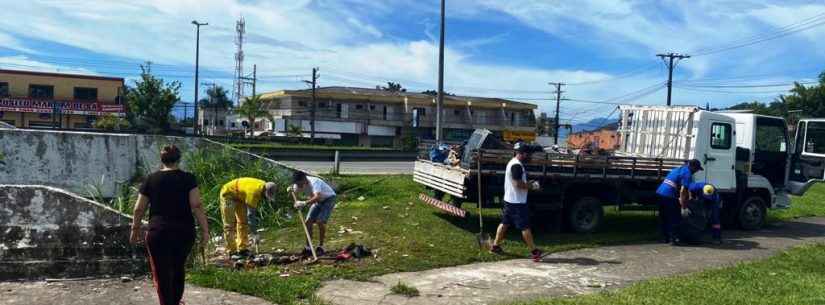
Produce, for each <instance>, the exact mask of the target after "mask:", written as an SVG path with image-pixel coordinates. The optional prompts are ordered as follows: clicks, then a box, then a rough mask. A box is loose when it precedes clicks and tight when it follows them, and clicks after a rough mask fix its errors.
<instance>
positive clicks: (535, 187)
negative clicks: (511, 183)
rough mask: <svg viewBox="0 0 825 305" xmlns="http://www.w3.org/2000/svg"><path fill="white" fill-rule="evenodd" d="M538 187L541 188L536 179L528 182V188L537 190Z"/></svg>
mask: <svg viewBox="0 0 825 305" xmlns="http://www.w3.org/2000/svg"><path fill="white" fill-rule="evenodd" d="M540 188H541V184H539V182H538V181H535V180H533V182H530V189H531V190H534V191H537V190H539V189H540Z"/></svg>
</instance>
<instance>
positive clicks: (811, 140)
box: [805, 122, 825, 154]
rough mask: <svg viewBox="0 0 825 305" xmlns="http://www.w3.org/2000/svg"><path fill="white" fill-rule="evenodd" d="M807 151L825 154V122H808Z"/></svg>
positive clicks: (806, 132) (806, 134)
mask: <svg viewBox="0 0 825 305" xmlns="http://www.w3.org/2000/svg"><path fill="white" fill-rule="evenodd" d="M805 153H809V154H825V122H808V129H806V130H805Z"/></svg>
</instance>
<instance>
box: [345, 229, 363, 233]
mask: <svg viewBox="0 0 825 305" xmlns="http://www.w3.org/2000/svg"><path fill="white" fill-rule="evenodd" d="M347 230H349V231H347V232H349V234H364V232H361V231H353V230H352V229H347Z"/></svg>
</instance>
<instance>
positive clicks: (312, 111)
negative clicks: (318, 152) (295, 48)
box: [304, 67, 319, 141]
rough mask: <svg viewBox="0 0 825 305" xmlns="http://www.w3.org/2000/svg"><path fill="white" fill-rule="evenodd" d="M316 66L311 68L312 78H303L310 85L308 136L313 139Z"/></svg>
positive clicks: (316, 81) (316, 79) (315, 104)
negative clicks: (310, 103)
mask: <svg viewBox="0 0 825 305" xmlns="http://www.w3.org/2000/svg"><path fill="white" fill-rule="evenodd" d="M318 77H319V75H318V68H317V67H316V68H312V80H311V81H308V80H305V81H304V82H305V83H307V84H309V85H310V86H312V106H310V121H309V138H310V139H311V140H313V141H314V140H315V110H316V106H317V103H315V88H316V87H317V83H318Z"/></svg>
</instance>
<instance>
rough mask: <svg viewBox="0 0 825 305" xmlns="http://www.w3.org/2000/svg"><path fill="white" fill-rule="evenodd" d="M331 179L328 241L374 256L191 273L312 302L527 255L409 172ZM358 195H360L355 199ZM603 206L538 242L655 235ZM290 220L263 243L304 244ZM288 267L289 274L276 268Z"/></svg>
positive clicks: (198, 280)
mask: <svg viewBox="0 0 825 305" xmlns="http://www.w3.org/2000/svg"><path fill="white" fill-rule="evenodd" d="M334 182H335V183H336V184H338V190H339V201H338V205H337V207H336V209H335V211H334V212H333V216H332V219H331V220H330V227H329V232H328V236H327V249H340V248H342V247H344V246H346V245H348V244H349V243H350V242H355V243H361V244H364V245H366V246H367V247H369V248H371V249H373V252H374V253H376V254H377V257H376V258H370V259H365V260H362V261H360V262H357V261H353V262H347V263H343V264H339V265H327V264H317V265H313V266H309V267H305V266H290V267H282V266H270V267H266V268H259V269H257V270H254V271H245V272H235V271H230V270H225V269H218V268H206V269H200V270H194V271H193V272H191V273H190V274H189V278H188V279H189V281H190V282H192V283H194V284H198V285H201V286H206V287H214V288H220V289H225V290H230V291H236V292H240V293H244V294H249V295H254V296H259V297H262V298H264V299H267V300H269V301H272V302H275V303H278V304H294V303H311V304H314V303H317V302H318V301H317V300H315V299H314V298H313V294H314V292H315V290H316V289H317V288H318V287H320V285H321V281H324V280H330V279H338V278H344V279H356V280H366V279H368V278H370V277H372V276H376V275H381V274H386V273H392V272H402V271H419V270H426V269H432V268H438V267H445V266H454V265H461V264H468V263H474V262H482V261H494V260H500V259H509V258H514V257H527V255H528V249H527V248H526V246H524V244H523V243H522V242H521V237H520V234H519V233H518V232H517V231H515V230H511V232H510V234H509V235H508V239H507V241H505V243H504V244H503V247H504V249H505V251H506V252H507V253H508V254H509V255H505V256H495V255H490V254H488V253H486V252H485V251H480V250H479V248H478V245H477V242H476V233H477V230H478V214H474V213H473V212H474V211H475V209H474V208H473V205H472V204H465V206H464V207H465V208H466V209H468V210H469V211H470V212H471V213H470V214H469V215H468V219H458V218H456V217H453V216H448V215H445V214H443V213H441V212H439V211H437V210H436V209H434V208H432V207H429V206H427V205H425V204H423V203H420V202H419V201H418V199H417V195H418V193H420V192H422V191H423V188H422V187H420V186H419V185H418V184H416V183H414V182H412V179H411V177H410V176H378V177H376V176H348V177H338V178H335V179H334ZM361 196H363V197H364V200H358V198H359V197H361ZM809 196H810V197H806V198H800V199H795V202H794V204H796V205H798V206H796V207H794V208H793V209H789V210H784V211H781V212H779V213H776V214H772V217H773V218H775V219H787V218H792V217H795V216H809V215H825V209H823V208H821V207H818V206H817V205H815V202H816V201H817V200H816V198H820V197H821V196H825V188H823V187H819V186H818V187H816V188H814V189H813V190H812V191H811V193H809ZM605 211H606V213H605V215H606V219H605V224H604V226H603V227H602V230H601V232H599V233H594V234H566V233H565V234H555V233H549V232H547V230H542V228H541V227H538V228H537V230H536V232H535V235H536V243H537V244H538V246H539V247H541V248H542V249H544V250H546V251H548V252H557V251H563V250H569V249H576V248H583V247H593V246H600V245H608V244H620V243H630V242H640V241H652V240H655V239H656V237H657V233H656V217H655V216H654V214H653V213H652V212H621V213H618V212H615V210H614V209H613V208H612V207H609V208H606V210H605ZM483 216H484V219H485V220H484V222H485V223H484V226H485V228H486V231H487V232H488V233H490V234H491V235H492V234H493V230H494V228H495V226H496V225H497V224H498V221H499V209H498V208H490V209H485V210H484V211H483ZM293 221H294V222H295V224H294V225H292V226H288V227H286V228H283V229H279V230H270V231H267V232H264V233H262V238H263V239H264V242H263V243H262V245H261V251H264V250H266V251H271V250H273V249H286V250H287V251H297V250H299V249H300V248H301V247H302V246H303V240H304V237H303V232H302V229H301V228H300V227H299V226H298V224H297V220H293ZM350 230H351V231H350ZM339 232H342V233H339ZM285 268H289V269H285ZM287 273H288V274H289V276H288V277H283V276H281V275H282V274H287Z"/></svg>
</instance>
